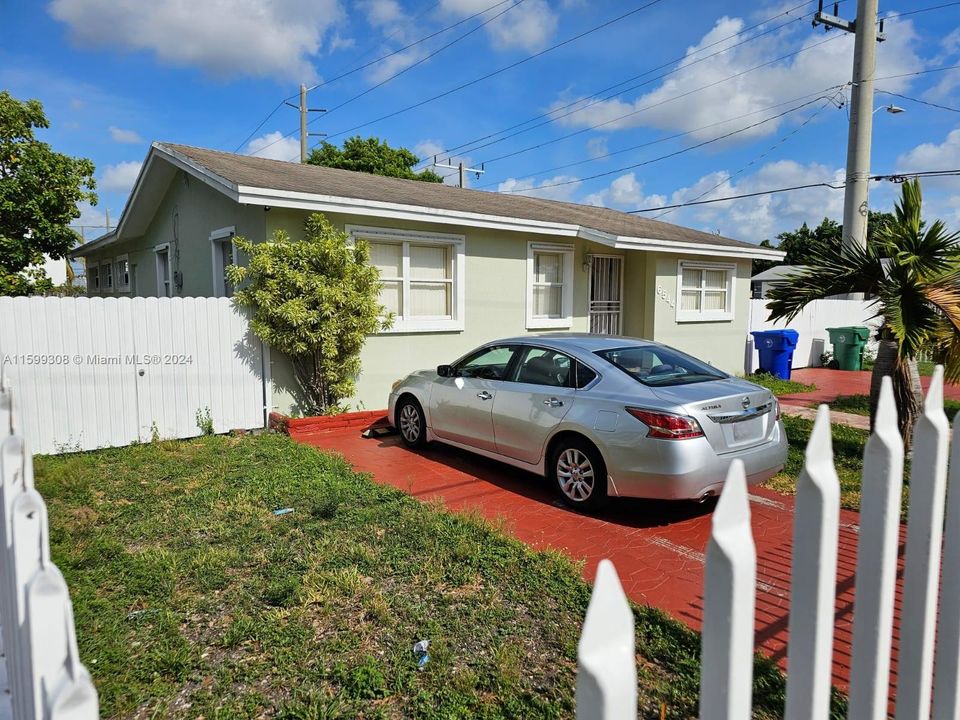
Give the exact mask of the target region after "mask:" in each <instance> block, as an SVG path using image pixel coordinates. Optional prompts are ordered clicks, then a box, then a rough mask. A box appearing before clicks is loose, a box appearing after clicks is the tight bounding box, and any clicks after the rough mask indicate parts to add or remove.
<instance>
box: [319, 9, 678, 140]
mask: <svg viewBox="0 0 960 720" xmlns="http://www.w3.org/2000/svg"><path fill="white" fill-rule="evenodd" d="M660 2H662V0H648V2H646V3H644V4H643V5H640V6H639V7H636V8H634V9H633V10H630V11H628V12H625V13H623V14H622V15H618V16H617V17H615V18H613V19H611V20H607V21H606V22H604V23H601V24H600V25H596V26H595V27H592V28H590V29H589V30H585V31H584V32H582V33H579V34H577V35H574V36H573V37H569V38H567V39H566V40H563V41H561V42H559V43H556V44H554V45H551V46H550V47H548V48H545V49H544V50H541V51H539V52H536V53H534V54H532V55H528V56H527V57H525V58H522V59H520V60H517V61H516V62H513V63H510V64H509V65H505V66H503V67H501V68H498V69H497V70H493V71H492V72H489V73H487V74H486V75H481V76H480V77H477V78H474V79H473V80H468V81H467V82H464V83H461V84H460V85H457V86H456V87H453V88H450V89H449V90H445V91H444V92H442V93H439V94H437V95H434V96H432V97H429V98H426V99H424V100H421V101H419V102H416V103H414V104H413V105H408V106H407V107H404V108H401V109H399V110H394V111H393V112H390V113H387V114H386V115H381V116H380V117H378V118H375V119H373V120H368V121H367V122H365V123H361V124H359V125H354V126H353V127H351V128H347V129H346V130H340V131H338V132H335V133H331V134H330V135H329V137H339V136H340V135H346V134H347V133H351V132H354V131H355V130H360V129H361V128H365V127H368V126H370V125H374V124H376V123H378V122H382V121H383V120H388V119H390V118H392V117H396V116H397V115H401V114H403V113H406V112H409V111H410V110H415V109H416V108H419V107H423V106H424V105H426V104H428V103H431V102H434V101H435V100H439V99H440V98H444V97H447V96H448V95H452V94H454V93H456V92H459V91H460V90H463V89H465V88H468V87H470V86H472V85H476V84H477V83H479V82H483V81H484V80H489V79H490V78H492V77H494V76H496V75H499V74H501V73H504V72H506V71H508V70H512V69H513V68H516V67H519V66H520V65H523V64H525V63H528V62H530V61H531V60H535V59H536V58H538V57H541V56H543V55H546V54H547V53H550V52H553V51H554V50H557V49H559V48H561V47H564V46H565V45H569V44H570V43H572V42H576V41H577V40H580V39H582V38H584V37H586V36H588V35H591V34H593V33H595V32H597V31H599V30H603V29H604V28H607V27H609V26H610V25H613V24H614V23H617V22H620V21H621V20H624V19H626V18H628V17H630V16H631V15H635V14H637V13H638V12H641V11H642V10H646V9H647V8H649V7H651V6H653V5H656V4H658V3H660Z"/></svg>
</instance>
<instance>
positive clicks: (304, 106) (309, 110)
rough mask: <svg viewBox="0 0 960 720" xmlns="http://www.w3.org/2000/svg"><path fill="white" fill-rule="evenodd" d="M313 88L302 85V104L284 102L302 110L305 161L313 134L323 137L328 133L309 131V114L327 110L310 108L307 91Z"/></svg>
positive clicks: (301, 141)
mask: <svg viewBox="0 0 960 720" xmlns="http://www.w3.org/2000/svg"><path fill="white" fill-rule="evenodd" d="M312 89H313V88H308V87H307V86H306V85H303V84H301V85H300V104H299V105H294V104H293V103H291V102H286V101H285V103H284V104H286V105H289V106H290V107H292V108H295V109H296V110H299V112H300V162H301V163H305V162H306V161H307V145H308V140H309V138H310V136H311V135H313V136H316V137H323V136H324V135H326V133H312V132H307V114H308V113H312V112H326V110H324V109H323V108H309V107H307V93H308V92H309V91H310V90H312Z"/></svg>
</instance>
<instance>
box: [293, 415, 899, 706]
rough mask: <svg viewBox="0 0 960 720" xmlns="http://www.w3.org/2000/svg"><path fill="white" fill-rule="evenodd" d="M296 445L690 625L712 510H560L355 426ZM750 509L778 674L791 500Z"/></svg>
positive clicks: (485, 464) (545, 496)
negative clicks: (611, 575) (566, 561)
mask: <svg viewBox="0 0 960 720" xmlns="http://www.w3.org/2000/svg"><path fill="white" fill-rule="evenodd" d="M297 439H298V440H300V441H301V442H306V443H309V444H311V445H314V446H316V447H318V448H323V449H325V450H332V451H334V452H337V453H340V454H342V455H343V456H344V457H345V458H346V459H347V460H348V461H349V462H351V463H352V464H353V466H354V467H355V468H356V469H357V470H358V471H362V472H369V473H372V475H373V477H374V479H375V480H376V481H377V482H381V483H388V484H390V485H393V486H394V487H397V488H399V489H400V490H403V491H404V492H407V493H409V494H411V495H413V496H414V497H416V498H419V499H421V500H429V499H433V498H440V499H442V500H443V502H444V503H445V504H446V506H447V507H448V508H450V509H451V510H454V511H462V510H467V509H469V510H475V511H478V512H479V513H480V514H481V515H483V516H484V517H486V518H488V519H491V520H494V521H500V522H502V523H503V524H504V528H505V530H506V531H508V532H510V533H512V534H513V535H514V536H516V537H517V538H519V539H520V540H522V541H524V542H526V543H528V544H529V545H531V546H533V547H535V548H538V549H546V548H553V549H556V550H561V551H563V552H565V553H566V554H567V555H569V556H570V557H571V558H573V559H574V560H577V561H580V560H582V561H584V571H583V572H584V577H585V578H586V579H587V580H589V581H592V580H593V577H594V574H595V572H596V567H597V563H598V562H599V561H600V559H602V558H610V559H611V560H612V561H613V562H614V564H615V565H616V568H617V572H618V573H619V575H620V579H621V581H622V582H623V587H624V590H625V591H626V592H627V594H628V595H629V596H630V598H631V599H633V600H635V601H636V602H638V603H644V604H647V605H652V606H655V607H658V608H661V609H663V610H665V611H667V612H668V613H670V614H671V615H673V616H674V617H676V618H677V619H679V620H682V621H683V622H685V623H687V624H688V625H690V626H691V627H693V628H695V629H698V628H699V627H700V624H701V619H702V608H703V570H704V553H705V550H706V545H707V539H708V536H709V533H710V517H711V511H712V508H713V506H712V505H704V506H698V505H694V504H692V503H667V502H653V501H640V500H618V501H615V502H612V503H611V504H610V507H609V508H608V509H607V510H605V511H604V512H603V513H602V514H601V515H599V516H597V517H589V516H585V515H580V514H578V513H575V512H573V511H571V510H568V509H567V508H566V507H564V506H563V505H562V504H560V502H559V500H558V499H557V498H556V497H555V496H554V494H553V492H552V489H551V488H550V486H549V485H548V484H547V481H546V480H544V479H543V478H539V477H537V476H534V475H531V474H528V473H525V472H522V471H519V470H515V469H513V468H511V467H508V466H506V465H503V464H501V463H498V462H494V461H490V460H486V459H483V458H479V457H476V456H473V455H471V454H469V453H465V452H461V451H459V450H455V449H453V448H447V447H445V446H443V445H436V444H435V445H433V446H431V447H430V448H429V449H427V450H426V451H424V452H422V453H416V452H411V451H409V450H407V449H406V448H405V447H404V446H403V445H402V444H401V442H400V440H399V438H398V437H397V436H395V435H393V436H386V437H380V438H370V439H365V438H363V437H361V435H360V432H359V431H358V429H357V428H349V429H345V430H333V431H327V432H320V433H314V434H311V435H301V436H299V437H298V438H297ZM751 510H752V517H753V528H754V536H755V539H756V545H757V562H758V567H757V580H758V583H757V584H758V591H757V622H756V644H757V647H758V649H760V650H761V651H762V652H764V653H765V654H766V655H768V656H770V657H771V658H773V659H774V660H776V661H777V662H778V663H780V665H781V666H783V667H785V666H786V635H787V622H788V612H787V608H788V598H789V586H790V554H791V545H792V533H793V502H792V498H790V497H786V496H783V495H779V494H777V493H774V492H771V491H769V490H766V489H763V488H752V489H751ZM857 522H858V515H857V514H856V513H853V512H848V511H842V512H841V523H842V527H841V531H840V557H839V567H838V573H837V605H836V608H837V610H836V639H835V656H834V672H833V675H834V684H835V685H837V686H838V687H839V688H841V689H843V688H846V685H847V679H848V677H849V663H850V642H851V631H852V610H853V577H854V573H855V566H856V544H857V532H858V528H857ZM901 542H902V539H901ZM897 617H899V593H898V604H897Z"/></svg>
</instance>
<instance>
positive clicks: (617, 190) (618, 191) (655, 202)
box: [583, 172, 667, 210]
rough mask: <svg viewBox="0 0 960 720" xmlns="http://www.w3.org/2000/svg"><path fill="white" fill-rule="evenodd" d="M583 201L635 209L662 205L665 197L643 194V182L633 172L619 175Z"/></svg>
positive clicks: (603, 205)
mask: <svg viewBox="0 0 960 720" xmlns="http://www.w3.org/2000/svg"><path fill="white" fill-rule="evenodd" d="M583 202H585V203H586V204H587V205H598V206H601V207H612V208H620V209H625V210H627V209H629V210H635V209H637V208H644V207H663V206H664V205H666V204H667V198H666V197H664V196H663V195H645V194H644V192H643V183H641V182H640V181H639V180H637V176H636V175H635V174H634V173H632V172H631V173H627V174H626V175H621V176H620V177H618V178H616V179H615V180H614V181H613V182H611V183H610V185H609V186H608V187H606V188H605V189H603V190H601V191H600V192H595V193H591V194H590V195H587V196H586V197H585V198H584V199H583Z"/></svg>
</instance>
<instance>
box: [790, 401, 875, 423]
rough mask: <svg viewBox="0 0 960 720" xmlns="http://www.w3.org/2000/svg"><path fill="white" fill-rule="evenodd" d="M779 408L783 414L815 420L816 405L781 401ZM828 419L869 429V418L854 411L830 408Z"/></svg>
mask: <svg viewBox="0 0 960 720" xmlns="http://www.w3.org/2000/svg"><path fill="white" fill-rule="evenodd" d="M780 409H781V410H783V414H784V415H792V416H794V417H801V418H804V419H806V420H815V419H816V417H817V407H816V406H815V405H814V406H812V407H808V406H806V405H786V404H784V403H783V402H781V403H780ZM830 421H831V422H832V423H834V424H837V425H849V426H850V427H853V428H858V429H860V430H869V429H870V418H869V417H868V416H866V415H857V414H855V413H845V412H837V411H836V410H831V411H830Z"/></svg>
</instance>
